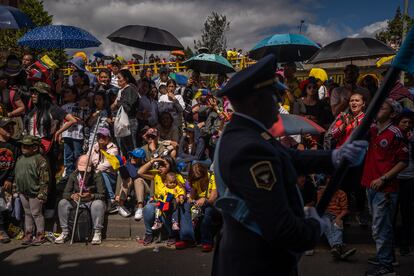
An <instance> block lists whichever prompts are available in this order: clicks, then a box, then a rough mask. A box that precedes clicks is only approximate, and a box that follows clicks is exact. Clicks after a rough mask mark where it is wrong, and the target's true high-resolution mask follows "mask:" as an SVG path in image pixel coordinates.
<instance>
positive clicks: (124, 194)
mask: <svg viewBox="0 0 414 276" xmlns="http://www.w3.org/2000/svg"><path fill="white" fill-rule="evenodd" d="M129 157H130V159H129V160H128V161H127V162H126V164H125V166H123V167H120V168H119V172H120V173H119V177H118V184H119V185H118V186H119V187H117V191H118V192H117V196H116V197H115V200H116V201H117V202H118V203H119V210H118V213H119V214H120V215H121V216H122V217H129V216H130V215H131V213H130V211H129V210H128V209H127V208H125V202H126V200H127V198H128V195H129V194H130V190H131V188H132V189H134V191H135V197H136V201H137V206H136V210H135V215H134V219H135V220H137V221H138V220H141V219H142V210H143V209H142V208H143V207H144V199H145V195H146V194H148V193H149V187H148V184H147V183H146V182H145V180H144V179H143V178H141V177H139V176H138V170H139V168H140V167H141V166H142V165H143V164H144V160H145V151H144V150H143V149H141V148H137V149H135V150H133V151H131V152H130V153H129Z"/></svg>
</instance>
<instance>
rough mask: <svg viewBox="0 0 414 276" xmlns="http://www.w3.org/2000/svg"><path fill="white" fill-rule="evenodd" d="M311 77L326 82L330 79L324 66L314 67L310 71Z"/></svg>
mask: <svg viewBox="0 0 414 276" xmlns="http://www.w3.org/2000/svg"><path fill="white" fill-rule="evenodd" d="M309 77H314V78H315V79H320V80H321V81H322V82H325V81H327V80H328V74H327V73H326V71H325V70H323V69H322V68H312V69H311V70H310V72H309Z"/></svg>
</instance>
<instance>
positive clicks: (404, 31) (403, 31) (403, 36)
mask: <svg viewBox="0 0 414 276" xmlns="http://www.w3.org/2000/svg"><path fill="white" fill-rule="evenodd" d="M407 16H408V0H404V13H403V16H402V23H403V29H402V36H401V45H402V43H403V42H404V40H405V37H406V29H407V20H406V17H407ZM404 79H405V73H404V72H401V77H400V82H401V83H402V84H404Z"/></svg>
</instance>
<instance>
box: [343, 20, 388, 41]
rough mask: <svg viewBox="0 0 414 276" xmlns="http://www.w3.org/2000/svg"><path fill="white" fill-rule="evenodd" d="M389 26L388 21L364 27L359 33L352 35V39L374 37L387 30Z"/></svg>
mask: <svg viewBox="0 0 414 276" xmlns="http://www.w3.org/2000/svg"><path fill="white" fill-rule="evenodd" d="M387 26H388V20H383V21H377V22H374V23H372V24H369V25H367V26H365V27H362V28H361V29H360V30H359V32H358V33H355V34H352V35H351V36H350V37H374V36H375V35H376V34H377V33H379V32H381V31H383V30H385V29H386V28H387Z"/></svg>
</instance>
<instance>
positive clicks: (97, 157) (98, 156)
mask: <svg viewBox="0 0 414 276" xmlns="http://www.w3.org/2000/svg"><path fill="white" fill-rule="evenodd" d="M106 152H107V153H109V154H111V155H118V147H117V146H116V145H115V144H114V143H112V142H110V143H109V144H108V145H107V147H106ZM91 162H92V165H93V166H94V168H95V172H107V173H113V174H114V173H115V171H114V170H113V169H112V166H111V164H110V163H109V161H108V159H106V158H105V156H104V155H103V154H102V153H101V151H100V150H99V145H98V143H96V144H95V145H94V146H93V150H92V153H91Z"/></svg>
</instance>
